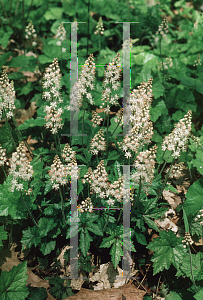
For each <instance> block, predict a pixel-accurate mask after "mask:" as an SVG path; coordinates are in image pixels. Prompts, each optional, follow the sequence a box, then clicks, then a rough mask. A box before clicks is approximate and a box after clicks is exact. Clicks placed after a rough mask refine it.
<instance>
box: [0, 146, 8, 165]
mask: <svg viewBox="0 0 203 300" xmlns="http://www.w3.org/2000/svg"><path fill="white" fill-rule="evenodd" d="M6 161H7V157H6V149H3V148H2V147H1V145H0V166H4V165H5V163H6Z"/></svg>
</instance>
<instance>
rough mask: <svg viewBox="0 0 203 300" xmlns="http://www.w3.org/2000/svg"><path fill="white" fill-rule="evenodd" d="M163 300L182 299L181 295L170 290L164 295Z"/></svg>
mask: <svg viewBox="0 0 203 300" xmlns="http://www.w3.org/2000/svg"><path fill="white" fill-rule="evenodd" d="M165 300H182V297H180V296H179V295H178V294H177V293H176V292H172V291H171V292H170V293H169V294H168V295H166V298H165Z"/></svg>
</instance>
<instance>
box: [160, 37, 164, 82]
mask: <svg viewBox="0 0 203 300" xmlns="http://www.w3.org/2000/svg"><path fill="white" fill-rule="evenodd" d="M161 39H162V36H161V37H160V56H161V62H162V68H163V83H164V63H163V57H162V54H161Z"/></svg>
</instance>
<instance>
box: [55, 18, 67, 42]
mask: <svg viewBox="0 0 203 300" xmlns="http://www.w3.org/2000/svg"><path fill="white" fill-rule="evenodd" d="M56 39H58V41H57V43H56V45H57V46H61V42H63V41H65V39H66V30H65V28H64V26H63V23H61V24H60V26H59V27H58V29H57V33H56Z"/></svg>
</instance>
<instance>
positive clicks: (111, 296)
mask: <svg viewBox="0 0 203 300" xmlns="http://www.w3.org/2000/svg"><path fill="white" fill-rule="evenodd" d="M145 294H146V292H145V291H141V290H139V289H137V288H136V287H135V286H134V285H133V284H131V283H128V284H125V285H123V286H121V287H119V288H112V289H105V290H100V291H93V290H89V289H84V288H81V290H80V291H79V292H78V293H77V294H75V295H73V296H70V297H66V298H65V299H63V300H87V299H94V300H101V299H105V300H122V299H123V296H124V297H125V299H126V300H142V299H143V297H144V295H145Z"/></svg>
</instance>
